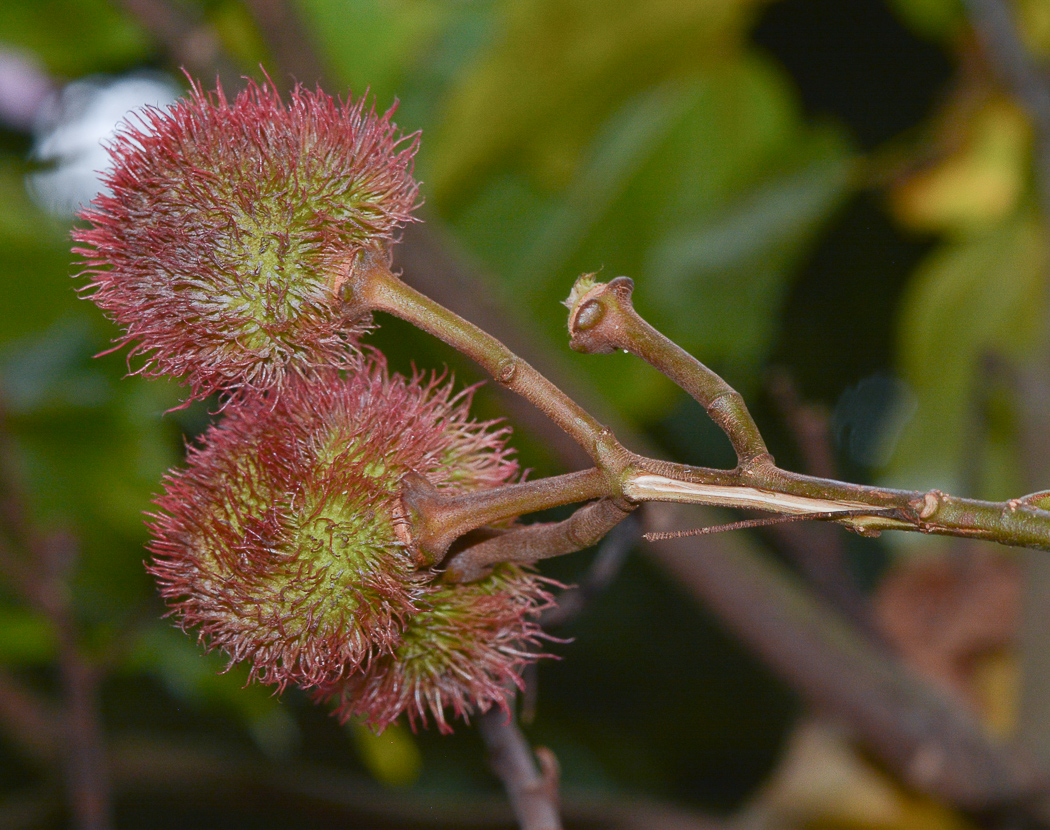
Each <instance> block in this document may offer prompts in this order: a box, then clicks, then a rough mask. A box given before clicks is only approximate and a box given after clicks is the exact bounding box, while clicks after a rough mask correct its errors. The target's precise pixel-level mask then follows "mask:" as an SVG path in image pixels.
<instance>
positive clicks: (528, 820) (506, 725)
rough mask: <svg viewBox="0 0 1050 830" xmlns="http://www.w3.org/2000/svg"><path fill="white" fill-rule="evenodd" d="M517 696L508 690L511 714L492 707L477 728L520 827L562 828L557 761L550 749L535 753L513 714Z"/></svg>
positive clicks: (528, 829)
mask: <svg viewBox="0 0 1050 830" xmlns="http://www.w3.org/2000/svg"><path fill="white" fill-rule="evenodd" d="M514 697H515V695H514V693H513V691H511V692H509V693H508V705H509V706H510V709H511V714H508V713H507V712H505V711H503V710H501V709H500V708H499V707H498V706H493V707H491V708H490V709H489V710H488V711H487V712H485V713H484V714H483V715H482V716H481V717H480V718H478V731H479V732H480V733H481V737H482V739H483V740H484V741H485V746H486V747H488V751H489V762H490V763H491V764H492V769H493V771H494V772H495V773H496V775H497V777H498V778H499V779H500V781H502V782H503V787H504V789H505V790H506V791H507V798H508V799H509V801H510V806H511V809H513V810H514V815H515V816H516V817H517V819H518V825H519V826H520V827H521V830H561V827H562V824H561V816H560V814H559V813H560V811H559V807H558V801H559V796H558V762H557V760H556V759H555V757H554V753H552V752H551V751H550V750H548V749H543V748H540V749H537V750H536V751H535V753H533V750H532V748H531V747H530V746H529V742H528V741H527V740H526V739H525V736H524V735H523V734H522V732H521V729H520V728H518V723H517V720H516V719H515V718H514V715H513V714H512V713H513V710H514V705H515V700H514ZM537 761H539V766H537V763H536V762H537Z"/></svg>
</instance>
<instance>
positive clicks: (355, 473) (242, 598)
mask: <svg viewBox="0 0 1050 830" xmlns="http://www.w3.org/2000/svg"><path fill="white" fill-rule="evenodd" d="M469 405H470V393H469V391H468V392H466V393H459V394H455V393H454V392H453V391H452V387H451V384H450V383H447V382H442V381H440V380H439V379H431V380H429V381H426V380H424V379H423V378H422V377H421V376H416V377H414V378H411V379H409V378H405V377H401V376H398V375H391V374H389V373H388V372H387V369H386V366H385V363H384V362H383V360H382V359H381V358H380V357H379V356H369V357H365V358H362V359H361V361H360V362H359V363H358V365H356V366H355V367H354V371H352V372H350V373H348V375H347V377H346V378H342V377H340V376H339V375H338V374H336V373H328V374H327V375H324V376H322V377H319V378H315V379H314V380H312V381H303V380H295V381H290V382H289V383H288V384H287V385H286V388H285V389H284V391H283V393H282V394H281V395H279V396H276V397H274V396H257V397H252V398H244V399H241V400H238V401H235V402H233V403H232V404H231V405H230V406H229V407H227V410H226V416H225V417H224V418H223V420H222V421H221V422H220V423H219V424H218V425H216V426H213V427H212V428H210V429H209V430H208V431H207V433H206V434H205V436H204V438H203V440H202V442H201V443H200V445H199V446H196V447H193V448H191V449H190V450H189V453H188V457H187V463H186V466H185V467H184V468H182V469H179V470H177V471H174V472H172V473H170V474H169V475H168V477H167V478H166V480H165V483H164V492H163V493H162V494H161V495H160V496H159V497H158V498H157V500H156V504H157V507H158V510H157V511H156V512H155V513H154V514H153V515H152V516H151V517H150V530H151V533H152V537H153V538H152V541H151V543H150V546H149V547H150V551H151V552H152V554H153V557H154V558H153V561H152V563H151V564H150V571H151V573H152V574H153V575H154V576H155V577H156V578H157V580H158V582H159V584H160V590H161V594H162V595H163V596H164V598H165V600H166V601H167V602H168V603H169V605H170V606H171V607H172V608H173V611H174V614H175V616H176V617H177V619H178V620H179V622H180V623H181V625H182V626H183V627H184V628H196V629H197V631H198V633H199V636H200V638H201V639H202V640H203V641H204V642H205V643H206V644H207V645H208V646H209V647H212V648H219V649H222V650H223V651H225V652H226V653H227V654H228V655H229V657H230V660H231V662H239V661H242V660H244V661H250V663H251V666H252V674H253V676H254V677H255V678H257V679H259V680H260V681H262V682H264V683H272V684H276V685H277V686H279V687H283V686H285V685H286V684H288V683H295V684H298V685H300V686H304V687H313V686H319V685H325V684H331V683H333V682H336V681H338V680H340V679H343V678H345V677H347V676H349V675H351V674H353V673H354V672H357V671H359V670H361V669H363V668H364V667H365V666H367V665H369V664H371V663H374V662H375V661H376V660H377V659H379V658H381V657H382V656H383V655H386V654H389V653H391V652H392V651H393V650H395V649H396V648H397V647H399V646H400V645H401V644H402V642H403V641H404V634H405V631H406V630H407V629H408V628H410V621H411V620H412V619H413V618H414V616H415V615H417V614H418V613H420V612H421V611H422V610H425V609H427V608H428V607H429V605H428V602H429V601H428V599H427V598H428V596H429V595H430V593H431V592H432V591H433V589H432V588H428V583H429V582H430V581H431V580H432V579H433V578H434V577H435V574H434V573H432V572H419V571H417V569H416V564H415V561H414V559H413V557H412V556H411V555H410V553H409V552H408V551H407V550H406V549H405V546H404V543H403V541H402V540H403V538H404V535H403V534H399V533H398V526H397V525H398V522H399V521H401V520H402V519H401V516H402V513H401V502H400V491H401V481H402V478H403V477H404V476H405V475H406V474H407V473H409V472H413V473H418V474H421V475H423V476H425V477H426V478H427V479H428V480H429V481H430V482H431V483H432V484H434V485H435V486H436V487H438V489H439V490H440V489H446V488H453V489H455V490H457V491H462V490H475V489H479V488H488V487H496V486H499V485H501V484H504V483H508V482H509V481H511V480H512V479H513V478H514V477H515V476H516V475H517V465H516V463H515V462H514V461H513V459H512V458H511V457H510V451H509V450H508V449H507V447H506V439H507V437H508V431H507V430H506V429H499V428H494V427H493V425H492V424H491V423H481V422H476V421H472V420H471V419H470V416H469V411H468V409H469Z"/></svg>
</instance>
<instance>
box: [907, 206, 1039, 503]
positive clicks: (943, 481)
mask: <svg viewBox="0 0 1050 830" xmlns="http://www.w3.org/2000/svg"><path fill="white" fill-rule="evenodd" d="M1044 245H1045V239H1044V237H1043V231H1042V228H1041V227H1040V224H1039V221H1038V219H1037V217H1036V216H1035V214H1034V211H1029V212H1026V213H1023V214H1021V215H1019V216H1014V217H1012V218H1011V219H1010V220H1008V221H1006V222H1004V223H1002V224H1000V225H999V226H998V227H996V228H995V229H993V230H992V231H990V232H988V233H985V234H983V235H979V236H975V237H968V238H963V239H960V240H957V241H953V242H948V243H945V244H944V245H942V246H941V247H940V248H939V249H938V250H936V251H935V252H934V253H933V254H932V255H931V256H930V257H929V258H928V259H927V260H926V261H925V262H923V263H922V264H921V265H920V267H919V269H918V271H917V272H916V273H915V275H914V277H913V278H912V283H911V286H910V288H909V290H908V291H907V293H906V295H905V297H904V300H903V306H902V317H901V325H900V334H899V347H898V348H899V355H900V357H899V360H900V365H901V371H902V375H903V378H904V380H905V381H906V382H907V383H909V384H910V385H911V387H912V389H913V391H914V393H915V396H916V400H917V402H918V406H917V409H916V412H915V416H914V417H913V419H912V421H911V422H910V423H909V424H908V426H907V427H906V428H905V430H904V433H903V435H902V437H901V440H900V443H899V444H898V446H897V449H896V452H895V453H894V456H893V460H892V463H891V465H890V467H889V469H888V470H887V475H888V478H889V479H890V480H891V481H892V482H894V483H897V484H901V485H906V486H909V487H915V488H927V487H934V486H937V487H940V488H942V489H950V488H952V482H956V483H959V481H960V478H961V476H962V475H963V474H964V466H965V463H966V462H965V455H966V453H967V452H968V451H971V450H972V449H973V448H972V447H970V446H968V444H969V443H970V442H969V441H968V436H969V431H968V426H969V424H970V422H971V419H972V418H973V417H974V414H973V413H974V402H975V400H974V392H975V388H976V384H977V382H978V380H979V378H980V377H981V374H982V369H981V365H982V362H983V359H984V358H985V357H986V356H988V355H994V356H998V357H1002V358H1007V359H1010V358H1023V357H1024V355H1026V354H1027V353H1028V351H1029V350H1030V349H1031V348H1032V347H1033V345H1034V341H1035V337H1036V334H1037V332H1038V329H1039V325H1040V322H1041V321H1042V319H1043V314H1044V310H1045V296H1044V295H1045V273H1044V272H1045V267H1046V256H1045V253H1044V247H1043V246H1044Z"/></svg>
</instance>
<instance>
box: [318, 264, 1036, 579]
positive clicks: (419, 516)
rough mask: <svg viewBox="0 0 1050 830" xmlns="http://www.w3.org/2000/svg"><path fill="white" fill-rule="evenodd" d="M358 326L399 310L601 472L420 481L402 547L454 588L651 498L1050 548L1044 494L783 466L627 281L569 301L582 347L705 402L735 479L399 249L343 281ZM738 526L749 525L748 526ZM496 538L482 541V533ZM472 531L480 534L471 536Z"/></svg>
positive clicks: (598, 532)
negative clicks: (545, 370) (458, 295)
mask: <svg viewBox="0 0 1050 830" xmlns="http://www.w3.org/2000/svg"><path fill="white" fill-rule="evenodd" d="M339 283H340V285H339V292H340V296H341V298H342V301H343V303H344V314H345V316H346V318H347V319H348V320H355V319H361V318H363V317H366V316H368V315H371V314H372V313H374V312H377V311H378V312H384V313H388V314H393V315H395V316H397V317H400V318H401V319H403V320H406V321H408V322H410V323H412V324H414V325H415V326H417V327H418V328H420V329H422V330H423V331H426V332H428V333H430V334H432V335H434V336H435V337H437V338H439V339H440V340H442V341H444V342H445V343H447V344H449V345H451V346H453V347H454V348H456V349H457V350H459V351H460V352H462V353H463V354H465V355H466V356H468V357H470V358H471V359H473V360H474V361H476V362H477V363H478V364H479V365H480V366H481V367H482V368H483V369H485V370H486V371H487V372H488V373H489V374H490V375H492V377H493V378H495V379H496V381H497V382H498V383H500V384H501V385H503V386H505V387H507V388H508V389H510V390H512V391H514V392H516V393H517V394H519V395H520V396H522V397H523V398H525V399H526V400H528V401H530V402H531V403H533V404H535V405H536V406H537V407H538V408H539V409H540V410H541V411H543V412H544V413H545V414H546V415H547V416H548V417H550V418H551V420H552V421H554V423H555V424H557V425H558V426H559V427H560V428H561V429H562V430H564V431H565V433H566V434H568V435H569V436H570V437H571V438H572V439H573V440H575V441H576V442H577V443H578V444H579V445H580V446H581V447H582V448H583V449H584V450H585V451H586V452H587V453H588V455H589V456H590V458H591V460H592V461H593V463H594V466H593V467H592V468H590V469H587V470H582V471H578V472H574V473H568V474H566V475H562V476H553V477H550V478H545V479H539V480H536V481H529V482H520V483H517V484H510V485H505V486H502V487H497V488H493V489H491V490H484V491H475V492H462V491H450V490H443V489H439V488H437V487H435V486H433V484H431V483H430V482H428V481H426V480H425V479H424V478H423V477H422V476H419V475H416V474H410V475H408V476H406V477H405V479H404V481H403V487H402V493H401V505H402V517H403V520H402V524H401V525H400V526H399V529H398V532H399V538H401V540H402V541H403V542H404V543H405V545H406V547H407V548H408V549H409V550H410V551H411V552H412V553H413V554H414V556H415V558H416V562H417V564H418V565H419V566H420V567H434V566H441V567H444V569H445V579H447V580H449V581H453V582H469V581H472V580H475V579H479V578H481V577H483V576H484V575H485V574H487V573H488V572H489V571H490V570H491V568H492V566H493V565H495V564H496V563H498V562H518V563H522V564H530V563H533V562H536V561H538V560H540V559H544V558H547V557H550V556H560V555H562V554H565V553H571V552H573V551H576V550H580V549H582V548H584V547H589V546H590V545H593V544H595V543H596V542H597V541H598V540H599V539H601V538H602V536H604V535H605V533H607V532H608V531H609V530H610V529H611V528H612V527H614V526H615V525H616V524H617V523H618V522H619V521H621V520H622V519H623V518H624V517H625V516H627V515H628V514H629V513H630V512H631V511H632V510H633V509H634V508H635V507H636V506H637V505H639V504H642V503H644V502H647V501H659V502H679V503H690V504H703V505H710V506H718V507H735V508H744V509H757V510H764V511H768V512H770V513H772V514H774V515H780V516H785V517H792V518H794V519H802V518H809V519H814V520H825V521H834V522H836V523H838V524H841V525H843V526H844V527H846V528H848V529H850V530H852V531H854V532H856V533H859V534H862V535H868V536H873V535H878V534H879V533H881V532H882V531H883V530H909V531H916V532H921V533H934V534H942V535H950V536H962V537H971V538H981V539H990V540H993V541H997V542H1001V543H1003V544H1008V545H1014V546H1020V547H1033V548H1042V549H1045V550H1050V511H1048V510H1047V509H1044V508H1046V507H1050V498H1047V497H1046V494H1045V493H1035V494H1032V495H1031V496H1025V497H1021V498H1018V499H1013V500H1010V501H1008V502H985V501H978V500H974V499H961V498H957V497H953V496H949V495H947V494H944V493H941V492H940V491H937V490H931V491H929V492H914V491H904V490H889V489H884V488H877V487H870V486H862V485H857V484H849V483H845V482H841V481H834V480H831V479H823V478H816V477H813V476H806V475H800V474H798V473H793V472H790V471H787V470H783V469H781V468H779V467H777V466H776V463H775V461H774V459H773V456H772V455H771V454H770V453H769V450H768V448H767V446H766V443H765V440H764V439H763V437H762V434H761V432H760V430H759V428H758V425H757V424H756V423H755V421H754V419H753V418H752V416H751V413H750V412H749V411H748V409H747V405H746V404H745V402H744V399H743V397H742V396H741V395H740V393H739V392H737V391H736V390H735V389H733V387H731V386H730V385H729V384H728V383H726V381H725V380H723V379H722V378H721V377H719V376H718V375H717V374H716V373H715V372H713V371H711V370H710V369H709V368H708V367H707V366H705V365H704V364H703V363H701V362H700V361H698V360H697V359H696V358H695V357H693V356H692V355H690V354H689V353H688V352H686V351H685V350H684V349H682V348H681V347H680V346H678V345H677V344H675V343H674V342H672V341H671V340H670V339H668V338H667V337H666V336H664V335H663V334H661V333H660V332H659V331H657V330H656V329H655V328H653V326H652V325H650V324H649V323H648V322H646V321H645V320H644V319H643V318H642V317H641V316H640V315H639V314H638V313H637V311H635V309H634V306H633V302H632V294H633V292H634V283H633V282H632V281H631V280H630V279H628V278H627V277H616V278H615V279H613V280H611V281H609V282H608V283H602V282H599V281H598V280H597V279H596V278H595V276H594V275H593V274H585V275H583V276H582V277H580V278H579V279H578V280H577V281H576V284H575V285H574V287H573V289H572V292H571V294H570V296H569V299H568V301H567V303H566V304H567V305H568V307H569V319H568V328H569V337H570V346H571V347H572V348H573V349H575V350H576V351H580V352H584V353H588V354H609V353H612V352H614V351H617V350H623V351H626V352H629V353H631V354H634V355H636V356H638V357H640V358H641V359H643V360H645V361H646V362H647V363H649V364H650V365H652V366H653V367H654V368H656V369H657V370H658V371H660V372H662V373H663V374H664V375H666V376H667V377H669V378H670V379H671V380H673V381H674V382H675V383H676V384H678V386H680V387H681V388H682V389H683V390H685V391H686V392H687V393H688V394H689V395H691V396H692V397H693V398H694V399H695V400H696V401H697V402H699V403H700V404H701V405H702V406H703V407H704V409H705V410H706V412H707V413H708V415H709V416H710V417H711V419H712V420H713V421H714V422H715V423H716V424H717V425H718V426H719V427H720V428H721V429H722V431H723V432H724V433H725V435H726V437H727V438H728V439H729V441H730V442H731V444H732V445H733V448H734V450H735V452H736V456H737V463H736V466H735V467H734V468H733V469H732V470H717V469H710V468H706V467H694V466H690V465H685V464H676V463H673V462H668V461H661V460H657V459H653V458H646V457H644V456H641V455H638V454H636V453H633V452H630V451H629V450H627V449H626V448H625V447H624V446H623V445H622V444H620V442H619V441H618V440H617V439H616V436H615V435H613V433H612V432H611V431H610V430H609V429H608V428H607V427H605V426H604V425H603V424H601V423H600V422H599V421H598V420H597V419H596V418H594V416H593V415H591V414H590V413H589V412H587V411H586V410H585V409H583V408H582V407H581V406H580V405H579V404H578V403H576V402H575V401H574V400H573V399H572V398H571V397H569V396H568V395H567V394H566V393H565V392H563V391H562V390H561V389H559V388H558V387H557V386H555V385H554V384H553V383H552V382H551V381H550V380H548V379H547V378H546V377H544V376H543V375H542V374H541V373H540V372H538V371H537V370H536V369H535V368H534V367H532V366H531V365H529V363H527V362H526V361H524V360H522V359H521V358H520V357H518V356H517V355H515V354H514V353H513V352H512V351H511V350H510V349H508V348H507V347H506V346H505V345H504V344H503V343H501V342H500V341H499V340H497V339H496V338H495V337H493V336H492V335H490V334H488V333H487V332H485V331H483V330H482V329H480V328H478V327H477V326H475V325H474V324H472V323H470V322H468V321H466V320H464V319H462V318H461V317H459V316H458V315H456V314H454V313H453V312H451V311H449V310H448V309H446V308H444V307H443V306H441V305H440V304H439V303H436V302H434V301H433V300H431V299H429V298H428V297H426V296H425V295H423V294H421V293H420V292H418V291H416V290H415V289H413V288H411V287H410V286H408V285H406V284H405V283H404V282H403V281H402V280H401V279H400V278H399V277H398V276H397V275H396V274H394V273H393V272H392V271H391V267H390V256H389V253H388V252H387V251H386V249H383V248H376V249H366V250H365V251H363V252H361V253H359V254H357V255H356V256H355V257H354V259H353V260H352V261H350V262H348V263H347V265H346V270H345V272H343V273H341V274H340V281H339ZM568 504H581V505H582V506H581V507H579V508H577V510H576V512H575V513H574V514H573V515H572V516H571V517H570V518H569V519H566V520H564V521H561V522H551V523H536V524H530V525H519V524H516V523H515V522H516V520H517V519H519V518H520V517H522V516H525V515H527V514H530V513H535V512H538V511H541V510H545V509H548V508H551V507H560V506H564V505H568ZM734 526H735V525H734ZM481 529H487V530H486V531H485V532H484V533H483V534H481V535H480V536H479V535H477V534H475V533H474V532H475V531H479V530H481ZM471 534H474V535H473V536H471Z"/></svg>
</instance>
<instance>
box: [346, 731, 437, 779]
mask: <svg viewBox="0 0 1050 830" xmlns="http://www.w3.org/2000/svg"><path fill="white" fill-rule="evenodd" d="M349 726H350V734H351V736H352V737H353V740H354V746H355V747H356V748H357V754H358V755H359V756H360V757H361V760H362V762H364V765H365V766H366V767H368V771H369V772H370V773H372V775H373V777H375V779H376V780H377V781H379V782H381V783H383V784H385V785H386V786H388V787H408V786H410V785H412V784H414V783H415V782H416V780H417V779H418V778H419V774H420V772H422V769H423V754H422V753H421V752H420V751H419V747H418V746H417V745H416V741H415V739H414V738H413V737H412V733H411V732H410V731H409V730H408V728H407V727H406V726H405V725H404V724H402V723H395V724H393V725H392V726H388V727H387V728H386V729H384V730H383V734H382V735H377V734H375V733H374V732H373V731H372V730H371V729H368V728H367V727H365V726H362V725H361V724H359V723H351V724H349Z"/></svg>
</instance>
